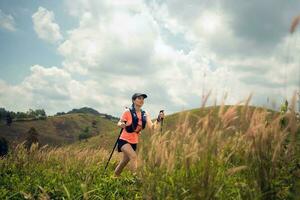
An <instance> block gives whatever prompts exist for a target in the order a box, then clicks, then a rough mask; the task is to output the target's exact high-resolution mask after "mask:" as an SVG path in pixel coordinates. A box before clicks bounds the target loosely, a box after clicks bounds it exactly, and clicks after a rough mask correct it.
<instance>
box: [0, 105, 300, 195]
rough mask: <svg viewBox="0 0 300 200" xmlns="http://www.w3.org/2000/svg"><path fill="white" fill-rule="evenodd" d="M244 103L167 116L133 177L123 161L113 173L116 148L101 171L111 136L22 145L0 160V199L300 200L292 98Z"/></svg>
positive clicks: (146, 141) (143, 149)
mask: <svg viewBox="0 0 300 200" xmlns="http://www.w3.org/2000/svg"><path fill="white" fill-rule="evenodd" d="M248 102H249V99H248V100H247V101H246V102H245V103H244V104H243V105H233V106H224V105H221V106H213V107H205V108H204V107H203V108H200V109H194V110H190V111H185V112H180V113H175V114H173V115H169V116H166V118H165V122H164V127H163V132H160V131H159V130H158V131H149V130H147V131H144V132H143V133H142V136H141V141H140V144H139V146H138V159H139V166H138V173H137V175H136V176H133V175H132V173H131V171H130V165H129V166H127V167H126V168H125V171H123V174H122V177H121V178H114V177H113V170H114V168H115V167H116V165H117V164H118V161H119V160H120V157H119V156H120V155H121V154H118V153H117V152H115V154H114V155H113V158H112V160H111V162H110V164H109V168H108V170H107V171H106V172H105V171H104V166H105V164H106V161H107V159H108V157H109V154H110V151H111V149H112V147H113V144H114V141H113V140H111V139H110V140H103V141H105V145H100V144H101V138H100V136H95V137H93V138H90V139H89V140H88V141H87V142H81V143H74V144H71V145H66V146H61V147H51V146H47V145H44V146H42V147H39V148H38V146H37V145H33V146H32V147H31V149H30V151H29V152H27V151H26V150H25V149H24V148H23V146H22V144H20V145H18V146H17V147H16V148H15V149H14V150H13V151H11V152H10V153H9V155H8V156H6V157H4V158H1V159H0V199H223V200H230V199H241V200H244V199H300V189H299V188H300V151H299V150H300V125H299V121H297V120H298V119H297V118H296V114H295V112H294V109H293V105H294V103H292V105H291V110H290V112H288V113H286V114H284V115H280V114H278V113H277V112H274V111H270V110H267V109H264V108H256V107H251V106H249V105H248ZM293 102H294V101H293ZM283 122H284V123H283ZM114 134H115V135H114V137H115V138H117V135H118V130H117V131H116V132H115V133H114ZM110 135H111V133H110ZM109 138H111V137H109Z"/></svg>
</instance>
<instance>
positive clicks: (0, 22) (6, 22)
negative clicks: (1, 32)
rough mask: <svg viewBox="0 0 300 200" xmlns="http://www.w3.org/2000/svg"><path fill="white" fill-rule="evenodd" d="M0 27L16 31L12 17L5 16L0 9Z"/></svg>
mask: <svg viewBox="0 0 300 200" xmlns="http://www.w3.org/2000/svg"><path fill="white" fill-rule="evenodd" d="M0 27H1V28H4V29H6V30H9V31H16V23H15V19H14V17H13V16H11V15H7V14H5V13H4V12H3V11H2V10H1V9H0Z"/></svg>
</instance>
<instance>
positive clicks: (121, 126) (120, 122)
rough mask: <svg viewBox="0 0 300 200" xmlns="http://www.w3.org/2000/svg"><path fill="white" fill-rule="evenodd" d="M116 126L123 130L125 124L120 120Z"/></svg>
mask: <svg viewBox="0 0 300 200" xmlns="http://www.w3.org/2000/svg"><path fill="white" fill-rule="evenodd" d="M117 125H118V127H120V128H125V127H126V122H123V121H122V120H120V121H119V122H118V124H117Z"/></svg>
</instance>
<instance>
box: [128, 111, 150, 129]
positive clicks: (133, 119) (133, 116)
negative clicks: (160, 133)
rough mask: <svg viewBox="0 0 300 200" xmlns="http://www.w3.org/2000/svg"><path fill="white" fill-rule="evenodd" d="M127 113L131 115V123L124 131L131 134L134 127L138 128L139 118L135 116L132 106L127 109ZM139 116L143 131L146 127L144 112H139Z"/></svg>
mask: <svg viewBox="0 0 300 200" xmlns="http://www.w3.org/2000/svg"><path fill="white" fill-rule="evenodd" d="M129 111H130V113H131V118H132V123H131V125H130V126H126V128H125V129H126V131H127V132H128V133H133V132H134V131H135V129H136V127H137V126H138V122H139V118H138V116H137V114H136V111H135V108H134V106H132V107H131V108H129ZM141 116H142V129H144V128H145V126H146V112H145V111H143V110H141Z"/></svg>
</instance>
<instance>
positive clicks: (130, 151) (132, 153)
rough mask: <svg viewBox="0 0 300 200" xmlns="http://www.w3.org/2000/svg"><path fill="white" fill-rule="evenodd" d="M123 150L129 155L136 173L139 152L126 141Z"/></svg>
mask: <svg viewBox="0 0 300 200" xmlns="http://www.w3.org/2000/svg"><path fill="white" fill-rule="evenodd" d="M121 150H122V152H123V153H124V155H126V156H128V157H129V159H130V161H131V164H132V170H133V172H134V173H135V172H136V169H137V154H136V152H135V151H134V150H133V149H132V147H131V145H130V144H128V143H126V144H124V145H123V146H122V147H121Z"/></svg>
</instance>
